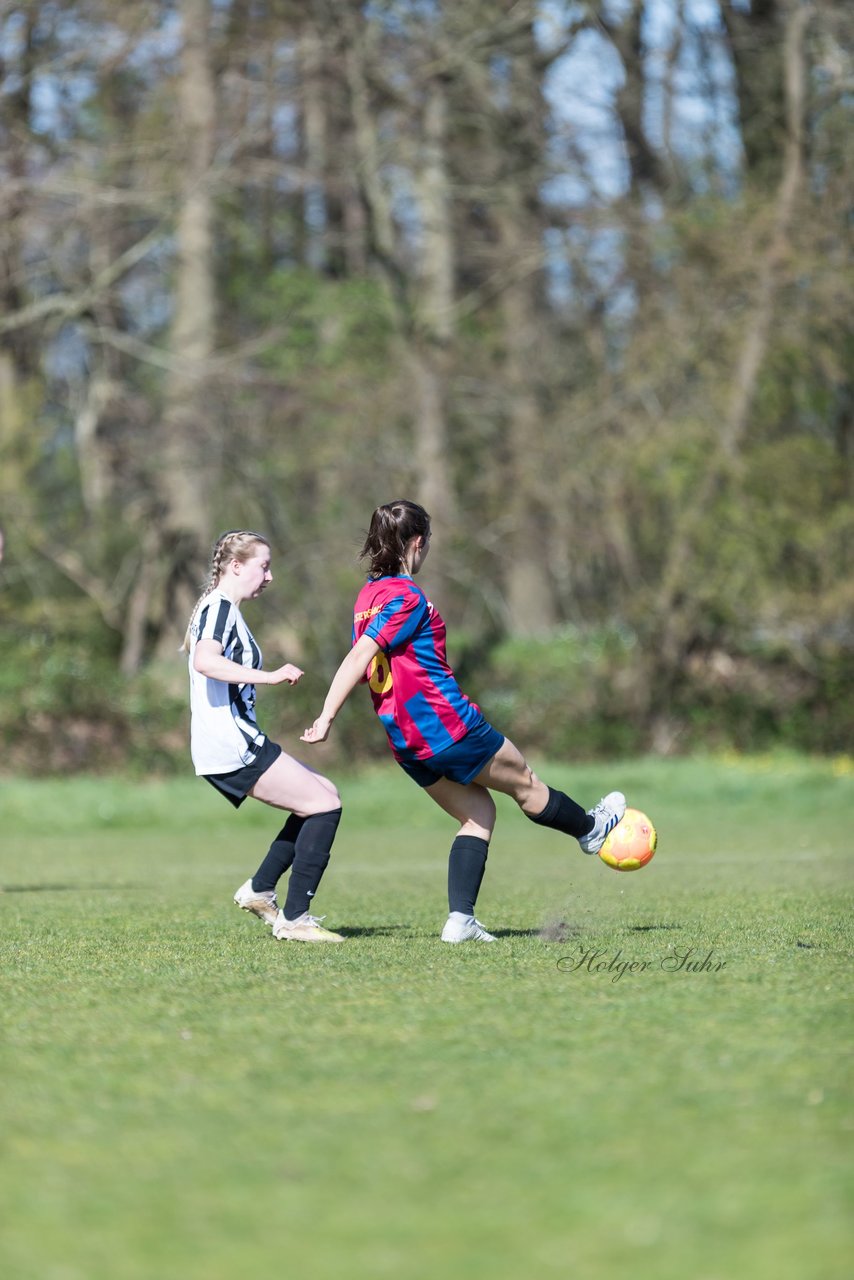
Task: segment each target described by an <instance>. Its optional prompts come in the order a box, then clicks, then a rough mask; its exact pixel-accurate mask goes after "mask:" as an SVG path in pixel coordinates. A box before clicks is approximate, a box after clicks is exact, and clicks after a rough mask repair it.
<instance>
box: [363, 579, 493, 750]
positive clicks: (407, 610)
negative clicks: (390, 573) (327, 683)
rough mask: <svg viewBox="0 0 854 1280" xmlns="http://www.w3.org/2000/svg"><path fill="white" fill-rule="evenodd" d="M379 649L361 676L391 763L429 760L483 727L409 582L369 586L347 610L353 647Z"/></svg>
mask: <svg viewBox="0 0 854 1280" xmlns="http://www.w3.org/2000/svg"><path fill="white" fill-rule="evenodd" d="M363 635H369V636H370V637H371V638H372V639H373V640H376V642H377V644H378V645H379V646H380V648H381V652H380V653H378V654H376V655H375V656H374V658H372V660H371V663H370V665H369V667H368V669H367V671H366V672H365V679H366V680H367V682H368V684H369V686H370V690H371V698H372V699H373V703H374V710H375V711H376V713H377V715H378V716H379V718H380V720H381V721H382V724H383V727H384V729H385V731H386V733H387V734H388V740H389V743H390V745H391V749H392V751H393V753H394V755H395V758H396V759H398V760H401V759H415V760H429V759H430V758H431V757H432V756H434V755H436V754H437V753H438V752H439V751H444V750H445V749H446V748H447V747H449V746H451V744H452V743H454V742H459V741H460V739H461V738H464V737H465V736H466V734H467V733H468V732H469V731H470V730H471V729H473V728H475V726H476V725H479V724H480V723H481V721H482V720H483V715H482V713H481V710H480V708H479V707H478V706H476V705H475V703H473V702H472V701H471V700H470V699H469V698H467V697H466V695H465V694H464V693H463V691H462V689H460V687H459V685H458V684H457V682H456V679H455V678H454V673H453V671H452V670H451V668H450V667H449V666H448V659H447V657H446V656H445V624H444V622H443V621H442V619H441V617H440V615H439V613H438V611H437V610H436V609H434V607H433V605H432V604H431V603H430V601H429V600H428V599H427V597H426V596H425V594H424V592H423V591H422V590H421V588H420V587H417V586H416V585H415V583H414V582H413V580H412V579H411V578H407V577H386V578H371V579H369V580H368V582H366V583H365V585H364V587H363V588H362V590H361V591H360V592H359V595H358V598H357V600H356V604H355V608H354V617H353V644H355V643H356V641H357V640H358V639H360V637H361V636H363Z"/></svg>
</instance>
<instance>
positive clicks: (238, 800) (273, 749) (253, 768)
mask: <svg viewBox="0 0 854 1280" xmlns="http://www.w3.org/2000/svg"><path fill="white" fill-rule="evenodd" d="M281 754H282V748H281V747H280V746H279V744H278V743H277V742H271V741H270V739H269V738H265V739H264V744H263V746H262V747H261V750H260V751H259V752H258V754H257V756H256V757H255V759H254V761H253V762H252V764H245V765H244V766H243V768H242V769H232V771H231V773H203V774H202V777H203V778H204V779H205V782H209V783H210V784H211V786H212V787H216V789H217V791H219V793H220V794H221V795H224V796H225V798H226V800H228V801H230V802H231V804H233V805H234V807H235V809H239V808H240V806H241V805H242V804H243V801H244V800H245V799H246V797H247V795H248V794H249V792H250V791H251V790H252V788H253V787H254V786H255V783H256V782H257V781H258V779H259V778H260V777H261V775H262V773H266V772H267V770H268V769H269V767H270V765H271V764H272V763H273V761H274V760H278V758H279V756H280V755H281Z"/></svg>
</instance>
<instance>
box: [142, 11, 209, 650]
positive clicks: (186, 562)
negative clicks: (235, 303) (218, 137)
mask: <svg viewBox="0 0 854 1280" xmlns="http://www.w3.org/2000/svg"><path fill="white" fill-rule="evenodd" d="M182 13H183V31H184V47H183V54H182V62H181V76H180V85H179V100H178V108H179V112H180V123H181V126H182V128H181V147H180V162H181V164H182V166H183V190H182V196H181V205H180V209H179V213H178V223H177V228H176V239H177V245H178V260H177V274H176V281H175V310H174V318H173V324H172V333H171V344H170V345H171V354H172V356H173V359H174V362H175V363H174V366H173V370H172V371H171V372H170V374H169V375H168V379H167V385H166V399H165V407H164V411H163V417H162V421H161V424H160V440H161V447H160V457H159V466H158V469H157V473H156V494H157V501H158V506H159V512H160V558H161V570H162V573H163V578H164V581H163V588H162V600H161V602H160V603H161V604H162V605H163V619H164V620H163V623H162V628H161V637H160V645H159V648H160V650H161V651H162V652H167V653H168V652H172V651H174V649H175V638H176V636H177V635H178V633H179V632H180V633H181V634H182V635H183V630H184V623H185V619H186V618H187V617H188V616H189V613H190V610H191V609H192V607H193V604H194V602H195V600H196V598H197V596H198V591H199V584H200V582H201V581H202V579H203V578H204V572H205V561H206V558H207V557H206V548H207V545H208V543H209V542H210V538H211V533H212V531H211V523H210V513H209V511H208V495H207V484H206V479H207V466H206V457H207V456H208V455H209V453H210V450H211V447H212V445H213V444H214V442H213V441H212V440H211V439H210V429H209V426H208V423H207V420H206V415H205V411H204V402H203V391H204V378H205V372H206V365H207V362H208V361H209V359H210V356H211V354H212V351H213V344H214V316H215V297H214V277H213V258H212V208H211V193H210V189H209V171H210V167H211V162H212V160H213V152H214V129H215V109H216V104H215V93H214V81H213V75H212V71H211V66H210V57H209V49H208V32H209V19H210V14H209V0H184V2H183V7H182ZM149 620H151V618H150V617H149ZM126 650H127V651H130V652H137V653H139V652H141V651H142V646H141V645H140V644H139V638H138V637H134V636H132V635H129V636H128V638H127V643H126Z"/></svg>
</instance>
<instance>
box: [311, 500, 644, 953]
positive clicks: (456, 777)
mask: <svg viewBox="0 0 854 1280" xmlns="http://www.w3.org/2000/svg"><path fill="white" fill-rule="evenodd" d="M430 532H431V531H430V517H429V516H428V514H427V512H426V511H425V510H424V508H423V507H421V506H419V505H418V504H417V503H415V502H409V501H407V500H404V499H401V500H398V501H396V502H390V503H387V504H385V505H384V506H381V507H378V508H377V509H376V511H375V512H374V514H373V517H372V519H371V526H370V530H369V532H368V536H367V538H366V540H365V545H364V547H363V548H362V556H363V557H368V558H369V561H370V573H369V577H368V581H367V582H366V584H365V586H364V587H363V588H362V590H361V591H360V593H359V596H358V599H357V600H356V605H355V609H354V617H353V647H352V648H351V650H350V652H349V653H348V655H347V657H346V658H345V659H344V661H343V662H342V663H341V665H340V667H339V668H338V670H337V672H336V673H335V676H334V677H333V680H332V683H331V685H330V686H329V691H328V693H327V695H326V699H325V702H324V704H323V710H322V712H321V714H320V715H319V716H318V718H317V719H316V720H315V722H314V724H313V725H312V726H311V728H310V729H306V731H305V733H304V734H303V741H304V742H322V741H324V739H325V738H326V737H327V735H328V733H329V729H330V726H331V724H332V721H333V720H334V719H335V716H336V715H337V714H338V712H339V710H340V709H341V707H342V706H343V704H344V702H345V701H346V699H347V697H348V696H349V695H350V693H352V691H353V689H354V688H355V687H356V685H357V684H359V683H360V682H361V681H363V680H365V681H367V683H368V685H369V687H370V690H371V697H372V699H373V703H374V709H375V711H376V712H377V715H378V716H379V718H380V720H381V722H382V724H383V727H384V728H385V731H386V734H387V735H388V740H389V744H390V746H391V749H392V752H393V754H394V757H395V759H396V760H397V761H398V763H399V764H400V765H401V767H402V768H403V769H405V771H406V772H407V773H408V774H409V776H410V777H411V778H413V779H414V781H415V782H417V783H418V785H419V786H421V787H423V788H424V789H425V790H426V791H427V794H428V795H429V796H430V797H431V798H432V799H433V800H435V802H436V803H437V804H438V805H439V806H440V807H441V808H442V809H444V810H445V811H446V812H447V813H449V814H451V816H452V817H454V818H456V819H457V821H458V822H459V823H460V828H459V831H458V833H457V836H456V838H455V839H454V841H453V844H452V846H451V853H450V858H449V862H448V907H449V915H448V919H447V921H446V923H445V927H444V929H443V930H442V941H443V942H467V941H469V940H477V941H481V942H493V941H494V940H495V939H494V937H493V935H492V934H490V933H487V931H486V930H485V929H484V927H483V925H481V924H480V922H479V921H478V920H477V919H475V914H474V907H475V902H476V900H477V895H478V892H479V890H480V885H481V881H482V879H483V873H484V870H485V867H486V858H487V854H488V851H489V841H490V839H491V837H492V832H493V828H494V826H495V802H494V801H493V799H492V796H491V795H490V794H489V793H490V790H494V791H501V792H504V793H505V794H507V795H510V796H512V797H513V799H514V800H515V801H516V803H517V804H518V805H519V806H520V808H521V809H522V812H523V813H524V814H525V815H526V816H527V817H528V818H530V819H531V821H532V822H536V823H539V824H540V825H541V826H546V827H552V828H554V829H556V830H558V831H562V832H564V833H565V834H567V835H571V836H574V837H575V838H576V839H577V840H578V842H579V844H580V845H581V848H582V849H583V850H584V852H585V853H598V851H599V849H601V847H602V845H603V843H604V841H605V837H606V836H607V835H608V833H609V832H610V831H611V830H612V829H613V828H614V827H615V826H616V825H617V823H618V822H619V821H620V820H621V818H622V817H623V814H624V813H625V809H626V799H625V796H624V795H623V794H622V792H619V791H612V792H610V793H609V794H608V795H607V796H605V797H604V798H603V799H602V800H600V801H599V803H598V804H597V805H595V806H594V807H593V808H592V809H590V810H589V811H585V810H584V809H583V808H582V807H581V806H580V805H579V804H576V802H575V801H574V800H572V799H570V797H569V796H567V795H565V794H564V793H563V792H562V791H556V790H555V789H554V788H552V787H549V786H547V785H546V783H544V782H542V781H541V780H540V779H539V778H538V777H537V776H536V774H535V773H534V772H533V771H532V770H531V768H530V767H529V765H528V764H527V762H526V760H525V759H524V757H523V756H522V754H521V752H520V751H519V750H518V749H517V748H516V747H515V746H514V745H513V743H512V742H511V741H510V740H509V738H505V737H504V736H503V735H502V734H500V733H499V732H498V730H497V729H495V728H493V726H492V725H491V724H490V723H489V721H488V720H487V719H486V718H485V716H484V715H483V713H482V712H481V710H480V708H479V707H478V706H476V705H475V703H473V702H472V701H471V700H470V699H469V698H468V697H467V696H466V695H465V694H464V693H463V691H462V690H461V689H460V687H459V685H458V684H457V681H456V679H455V677H454V673H453V671H452V670H451V668H450V666H449V665H448V660H447V657H446V654H445V624H444V622H443V621H442V618H441V617H440V615H439V613H438V611H437V610H436V608H435V607H434V606H433V604H432V603H431V602H430V601H429V600H428V599H427V597H426V596H425V594H424V592H423V591H422V590H421V589H420V587H418V586H416V584H415V582H414V581H413V579H414V576H415V574H417V573H418V571H419V569H420V568H421V566H422V564H423V563H424V559H425V557H426V556H427V553H428V551H429V549H430Z"/></svg>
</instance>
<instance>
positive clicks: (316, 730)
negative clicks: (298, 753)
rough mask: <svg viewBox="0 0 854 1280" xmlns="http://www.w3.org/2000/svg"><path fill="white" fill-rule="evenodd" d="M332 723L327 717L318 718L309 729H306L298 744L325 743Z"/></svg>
mask: <svg viewBox="0 0 854 1280" xmlns="http://www.w3.org/2000/svg"><path fill="white" fill-rule="evenodd" d="M331 727H332V721H331V720H330V719H329V717H328V716H318V717H317V719H316V720H315V722H314V724H313V725H312V726H311V728H310V729H306V731H305V733H304V734H303V735H302V737H301V738H300V742H325V741H326V739H327V737H328V736H329V730H330V728H331Z"/></svg>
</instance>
